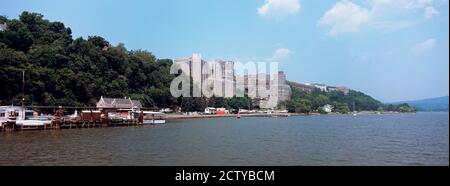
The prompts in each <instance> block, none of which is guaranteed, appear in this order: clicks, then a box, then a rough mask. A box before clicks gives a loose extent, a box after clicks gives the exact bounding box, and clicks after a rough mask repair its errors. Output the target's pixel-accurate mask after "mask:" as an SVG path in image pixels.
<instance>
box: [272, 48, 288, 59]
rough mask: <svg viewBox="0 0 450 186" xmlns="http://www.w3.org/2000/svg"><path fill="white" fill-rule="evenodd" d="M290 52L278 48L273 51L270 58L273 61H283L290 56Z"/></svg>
mask: <svg viewBox="0 0 450 186" xmlns="http://www.w3.org/2000/svg"><path fill="white" fill-rule="evenodd" d="M291 54H292V51H291V50H289V49H287V48H279V49H277V50H275V53H274V54H273V56H272V60H274V61H283V60H286V59H289V57H290V56H291Z"/></svg>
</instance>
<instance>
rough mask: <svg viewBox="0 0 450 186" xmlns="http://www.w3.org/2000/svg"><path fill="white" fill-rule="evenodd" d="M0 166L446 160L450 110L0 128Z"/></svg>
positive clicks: (429, 162) (445, 162) (434, 162)
mask: <svg viewBox="0 0 450 186" xmlns="http://www.w3.org/2000/svg"><path fill="white" fill-rule="evenodd" d="M0 165H445V166H448V165H449V113H448V112H434V113H417V114H393V115H359V116H350V115H348V116H347V115H327V116H295V117H288V118H245V117H244V118H242V119H235V118H214V119H195V120H194V119H193V120H182V121H176V122H169V123H168V124H166V125H154V126H143V127H119V128H97V129H70V130H49V131H29V132H13V133H0Z"/></svg>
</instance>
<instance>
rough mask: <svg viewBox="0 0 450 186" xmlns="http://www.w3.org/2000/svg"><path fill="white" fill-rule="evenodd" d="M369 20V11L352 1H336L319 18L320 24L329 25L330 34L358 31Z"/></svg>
mask: <svg viewBox="0 0 450 186" xmlns="http://www.w3.org/2000/svg"><path fill="white" fill-rule="evenodd" d="M368 22H369V11H368V10H367V9H365V8H362V7H360V6H358V5H356V4H354V3H352V2H351V1H348V0H344V1H341V2H338V3H336V5H334V7H333V8H331V9H330V10H328V11H327V12H326V13H325V15H324V16H323V17H322V18H321V19H320V20H319V23H318V25H320V26H329V27H331V30H330V32H329V34H331V35H337V34H340V33H344V32H358V31H359V30H360V29H361V26H362V25H364V24H366V23H368Z"/></svg>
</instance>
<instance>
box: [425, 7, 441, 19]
mask: <svg viewBox="0 0 450 186" xmlns="http://www.w3.org/2000/svg"><path fill="white" fill-rule="evenodd" d="M438 14H439V12H438V11H437V10H436V9H435V8H434V7H432V6H428V7H427V8H425V17H426V18H432V17H433V16H435V15H438Z"/></svg>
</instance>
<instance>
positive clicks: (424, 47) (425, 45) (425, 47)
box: [413, 38, 437, 53]
mask: <svg viewBox="0 0 450 186" xmlns="http://www.w3.org/2000/svg"><path fill="white" fill-rule="evenodd" d="M436 42H437V41H436V39H434V38H430V39H427V40H425V41H424V42H421V43H418V44H416V46H415V47H414V48H413V50H414V51H415V52H418V53H423V52H427V51H429V50H431V49H433V48H434V46H435V45H436Z"/></svg>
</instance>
